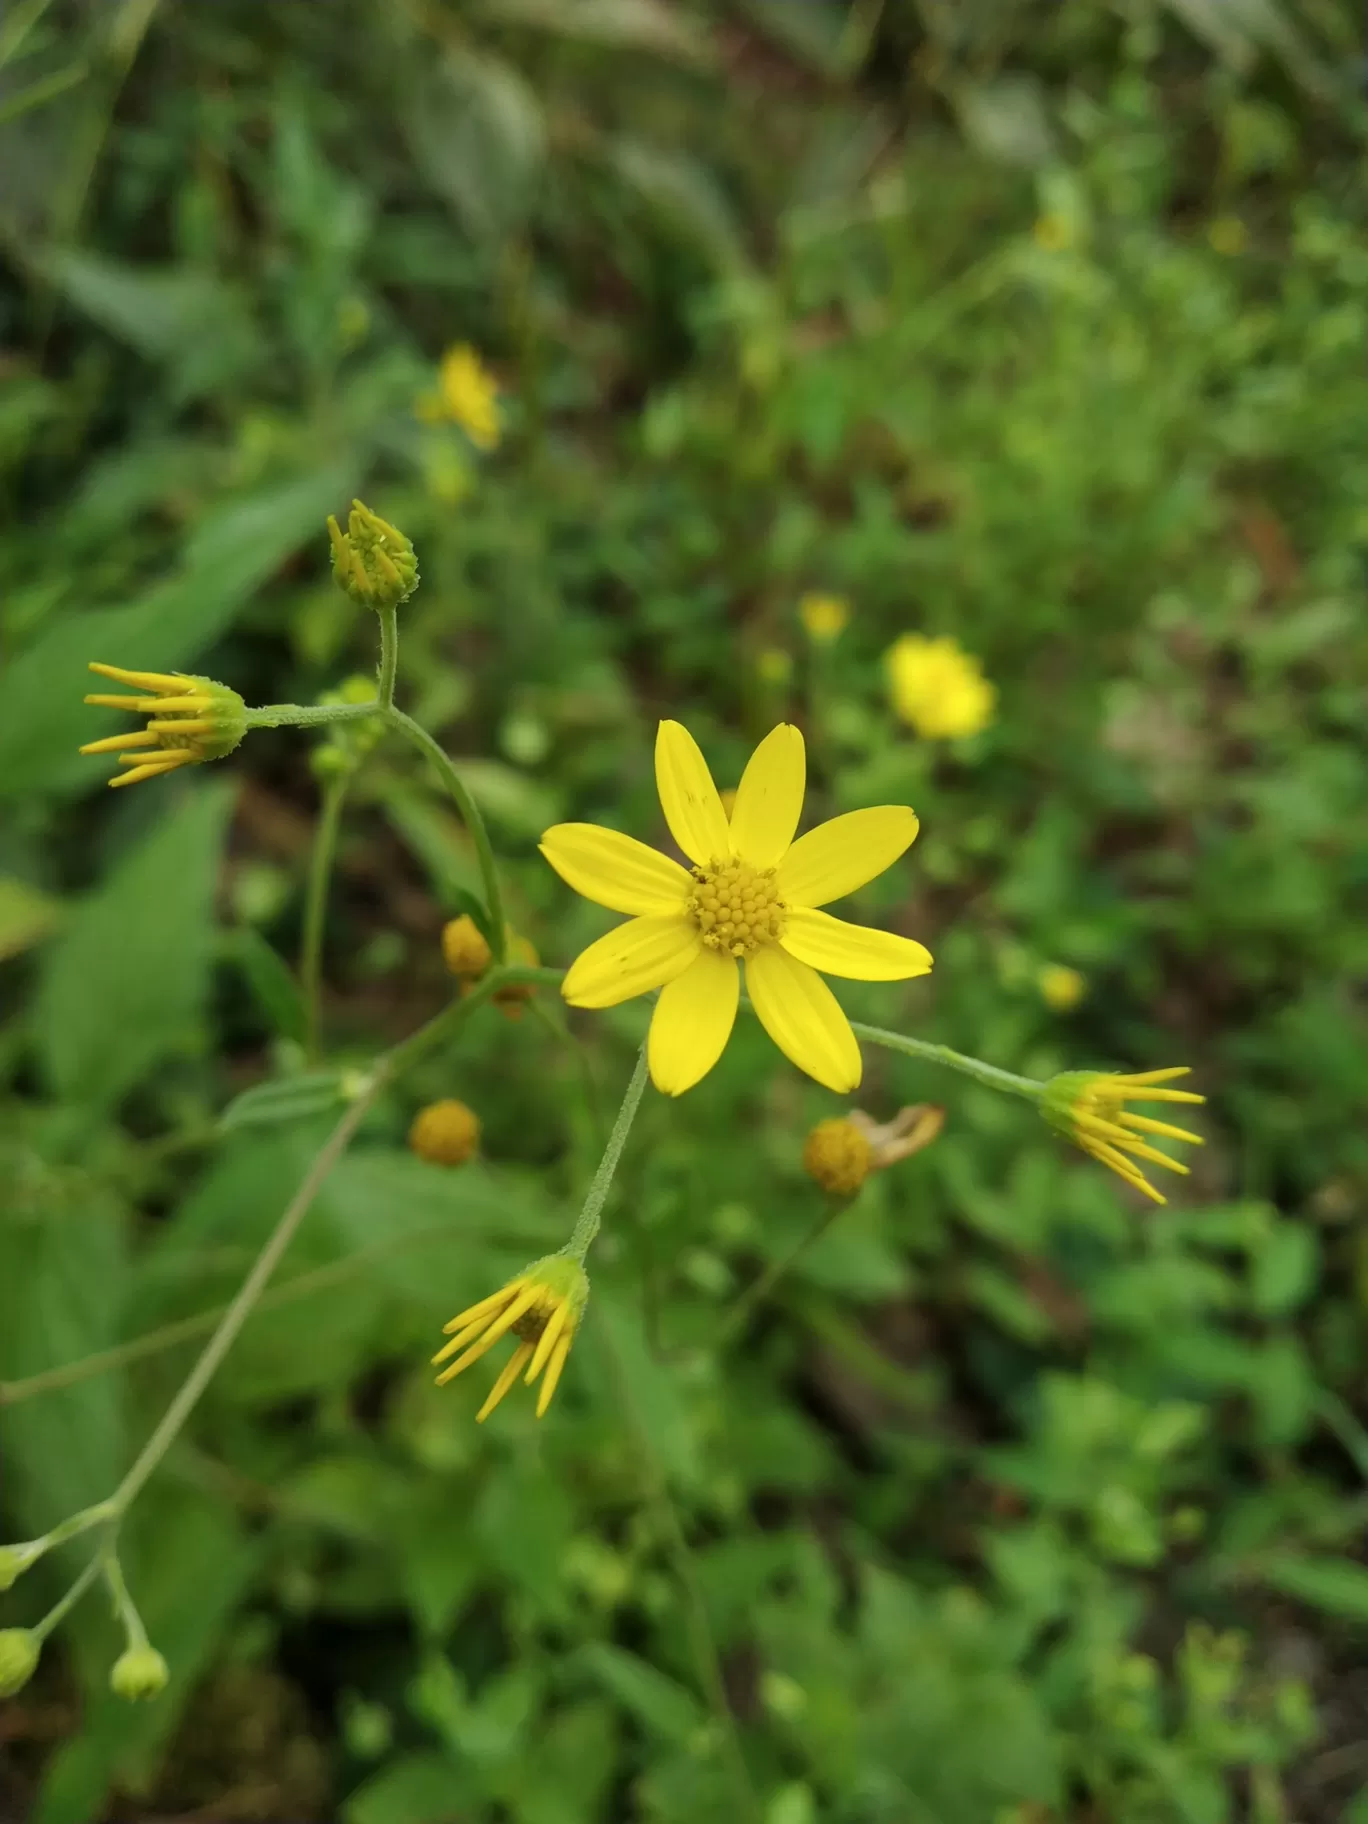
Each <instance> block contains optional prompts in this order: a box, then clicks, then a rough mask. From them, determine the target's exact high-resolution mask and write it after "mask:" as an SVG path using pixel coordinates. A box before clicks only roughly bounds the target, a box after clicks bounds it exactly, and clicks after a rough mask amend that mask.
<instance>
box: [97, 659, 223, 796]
mask: <svg viewBox="0 0 1368 1824" xmlns="http://www.w3.org/2000/svg"><path fill="white" fill-rule="evenodd" d="M90 669H91V671H95V672H98V673H99V674H100V676H101V677H105V678H113V679H114V681H115V683H116V684H128V685H131V686H132V687H133V689H135V690H138V691H145V692H148V693H150V694H148V695H146V696H136V697H114V696H88V697H87V698H86V702H87V703H94V704H96V705H97V706H98V707H100V708H102V709H127V710H130V711H132V713H133V714H134V715H139V716H150V717H151V718H152V720H151V721H150V722H149V723H148V724H147V727H146V728H141V729H139V730H138V731H137V732H136V733H135V734H131V735H109V736H107V737H106V738H105V739H104V740H103V741H87V742H86V744H85V746H84V747H83V748H82V749H81V752H82V753H83V754H115V753H117V754H119V765H120V766H126V767H128V768H129V769H130V770H129V771H128V772H126V773H116V774H115V776H114V777H113V778H112V779H111V780H110V782H109V783H110V784H111V785H136V784H137V783H138V781H139V780H140V779H156V778H159V777H160V776H161V774H162V773H174V772H175V770H176V768H177V767H178V766H192V765H197V764H199V763H200V762H201V761H205V760H221V759H222V758H223V756H224V755H225V754H231V753H232V751H233V749H234V748H235V747H236V746H237V744H238V743H239V741H241V739H242V737H243V736H244V735H245V734H246V732H247V707H246V705H245V704H244V702H243V701H242V698H241V697H240V696H239V695H238V694H237V692H236V691H235V690H229V688H228V686H227V685H226V684H218V683H216V682H215V681H214V679H213V678H195V677H190V676H188V675H187V674H186V673H184V672H179V671H177V672H164V671H124V670H122V669H121V668H120V667H119V666H117V665H97V664H96V663H95V662H94V660H92V661H91V663H90ZM125 747H128V748H134V749H136V750H137V751H136V752H134V753H128V754H125V753H119V750H120V748H125Z"/></svg>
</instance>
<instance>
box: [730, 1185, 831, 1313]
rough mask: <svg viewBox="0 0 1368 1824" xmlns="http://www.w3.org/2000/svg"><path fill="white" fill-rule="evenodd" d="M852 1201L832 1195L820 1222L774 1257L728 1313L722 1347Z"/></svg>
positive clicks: (811, 1225) (820, 1217) (819, 1214)
mask: <svg viewBox="0 0 1368 1824" xmlns="http://www.w3.org/2000/svg"><path fill="white" fill-rule="evenodd" d="M849 1202H850V1199H849V1198H848V1197H829V1198H828V1199H827V1200H826V1203H825V1206H824V1207H823V1208H822V1209H820V1210H819V1211H818V1212H817V1219H816V1221H815V1222H813V1223H811V1224H810V1225H809V1226H808V1228H807V1230H806V1231H805V1232H804V1234H803V1235H802V1236H801V1237H800V1238H799V1239H798V1241H796V1242H795V1243H794V1245H793V1246H792V1247H791V1248H790V1249H789V1251H788V1253H787V1254H781V1255H780V1256H779V1258H778V1259H777V1260H772V1261H771V1262H770V1264H769V1265H768V1266H767V1267H766V1268H765V1270H764V1272H763V1273H762V1274H761V1275H760V1277H759V1278H758V1279H757V1280H755V1281H753V1283H752V1284H751V1285H749V1286H747V1288H746V1290H745V1291H744V1292H743V1293H742V1294H741V1296H740V1298H738V1299H737V1301H736V1303H735V1304H734V1305H733V1306H732V1308H731V1310H730V1311H729V1312H728V1314H727V1319H726V1322H725V1323H724V1324H723V1325H722V1331H721V1334H720V1335H719V1337H718V1339H717V1346H718V1348H719V1349H724V1348H725V1347H726V1346H727V1344H728V1343H730V1342H732V1341H733V1340H734V1339H735V1338H736V1337H737V1336H738V1335H739V1334H740V1332H741V1331H742V1330H743V1329H744V1328H745V1326H746V1322H747V1319H748V1318H749V1317H750V1315H751V1313H752V1311H754V1310H755V1308H756V1306H757V1305H759V1304H762V1303H763V1302H764V1300H765V1299H767V1298H768V1297H769V1295H770V1293H771V1292H773V1290H774V1288H775V1287H776V1286H777V1285H778V1283H779V1281H780V1280H781V1279H782V1278H783V1277H784V1275H785V1274H786V1273H787V1272H788V1271H789V1269H790V1268H791V1267H794V1266H796V1265H797V1263H798V1261H800V1260H801V1259H802V1257H803V1255H804V1254H806V1253H807V1251H808V1249H809V1248H810V1247H812V1246H813V1245H814V1243H816V1242H818V1241H820V1240H821V1238H822V1236H823V1235H825V1234H826V1232H827V1230H828V1229H829V1228H830V1227H831V1225H832V1223H833V1222H835V1220H836V1218H837V1217H838V1216H839V1215H840V1214H841V1212H842V1210H844V1209H845V1208H846V1207H847V1206H848V1204H849Z"/></svg>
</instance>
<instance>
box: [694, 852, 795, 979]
mask: <svg viewBox="0 0 1368 1824" xmlns="http://www.w3.org/2000/svg"><path fill="white" fill-rule="evenodd" d="M692 872H693V877H694V879H695V880H696V881H697V882H698V885H697V886H696V887H695V889H694V891H693V892H692V893H691V894H690V895H689V916H690V917H691V918H692V919H693V921H694V923H695V924H696V925H697V926H698V930H699V934H700V936H701V937H702V939H703V942H704V943H705V944H706V945H707V946H708V948H709V949H710V950H720V951H722V953H723V954H724V955H726V956H750V955H752V954H753V953H754V952H755V951H756V950H758V949H759V948H760V946H761V944H770V943H773V942H774V941H775V939H776V938H777V937H778V936H779V933H780V931H781V930H782V928H783V922H784V902H783V900H781V899H780V897H779V890H778V888H777V887H776V886H775V882H774V869H773V868H753V867H752V866H751V865H750V863H749V862H748V861H737V860H734V859H733V860H729V861H714V862H712V863H711V864H710V866H708V867H706V868H694V869H693V870H692Z"/></svg>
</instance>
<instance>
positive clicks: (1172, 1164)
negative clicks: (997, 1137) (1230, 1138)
mask: <svg viewBox="0 0 1368 1824" xmlns="http://www.w3.org/2000/svg"><path fill="white" fill-rule="evenodd" d="M1189 1074H1190V1073H1189V1071H1188V1067H1187V1066H1186V1065H1175V1066H1174V1067H1173V1068H1171V1069H1169V1070H1147V1071H1139V1072H1136V1073H1133V1074H1131V1075H1129V1076H1120V1075H1117V1074H1115V1073H1114V1072H1111V1071H1101V1070H1068V1071H1065V1072H1064V1073H1063V1074H1062V1075H1061V1076H1057V1077H1052V1078H1051V1079H1050V1081H1049V1082H1048V1083H1047V1084H1046V1085H1045V1093H1044V1095H1043V1096H1042V1097H1041V1099H1040V1112H1041V1114H1042V1115H1044V1117H1045V1119H1046V1120H1047V1121H1048V1122H1049V1124H1050V1126H1051V1127H1053V1128H1055V1129H1057V1131H1058V1132H1059V1133H1061V1134H1065V1135H1067V1137H1068V1138H1069V1139H1070V1140H1072V1141H1073V1143H1074V1144H1075V1146H1081V1147H1082V1148H1083V1151H1084V1152H1085V1153H1091V1154H1092V1156H1093V1158H1094V1159H1098V1160H1100V1161H1101V1162H1102V1164H1103V1165H1105V1166H1107V1167H1108V1168H1109V1169H1110V1170H1111V1171H1113V1172H1115V1173H1116V1174H1117V1175H1118V1177H1121V1178H1124V1179H1125V1181H1126V1183H1127V1184H1129V1185H1133V1186H1134V1188H1135V1189H1136V1190H1137V1191H1142V1192H1143V1193H1144V1195H1145V1196H1146V1197H1150V1198H1152V1199H1153V1200H1154V1202H1155V1203H1166V1202H1167V1201H1168V1200H1167V1198H1165V1197H1163V1196H1161V1195H1160V1193H1159V1192H1158V1191H1156V1190H1155V1188H1154V1186H1153V1185H1152V1184H1151V1183H1150V1181H1149V1179H1148V1178H1146V1176H1145V1174H1144V1173H1143V1172H1142V1171H1141V1170H1140V1168H1139V1166H1138V1165H1136V1164H1135V1160H1136V1159H1144V1160H1146V1161H1147V1162H1148V1163H1149V1164H1150V1165H1161V1166H1163V1167H1164V1169H1165V1170H1166V1171H1170V1172H1181V1173H1183V1174H1184V1175H1186V1173H1187V1169H1188V1168H1187V1167H1186V1166H1185V1165H1184V1164H1182V1162H1181V1161H1180V1160H1177V1159H1170V1158H1169V1156H1168V1154H1167V1153H1161V1152H1160V1151H1159V1149H1158V1147H1157V1146H1153V1145H1151V1143H1150V1140H1149V1138H1148V1136H1150V1135H1153V1136H1155V1137H1156V1138H1160V1139H1168V1140H1182V1141H1185V1142H1186V1143H1187V1144H1188V1145H1189V1146H1201V1145H1202V1143H1203V1142H1202V1136H1201V1135H1200V1134H1192V1133H1189V1132H1188V1131H1187V1129H1186V1128H1183V1127H1172V1126H1170V1125H1169V1123H1168V1122H1167V1121H1155V1120H1153V1119H1151V1117H1150V1116H1149V1115H1136V1114H1132V1113H1131V1111H1130V1109H1128V1108H1127V1107H1126V1104H1127V1103H1128V1102H1187V1103H1200V1102H1205V1101H1206V1097H1205V1096H1199V1095H1196V1094H1194V1093H1193V1091H1191V1090H1188V1089H1171V1088H1169V1087H1168V1085H1169V1084H1170V1083H1171V1082H1172V1081H1173V1079H1174V1078H1175V1077H1186V1076H1187V1075H1189Z"/></svg>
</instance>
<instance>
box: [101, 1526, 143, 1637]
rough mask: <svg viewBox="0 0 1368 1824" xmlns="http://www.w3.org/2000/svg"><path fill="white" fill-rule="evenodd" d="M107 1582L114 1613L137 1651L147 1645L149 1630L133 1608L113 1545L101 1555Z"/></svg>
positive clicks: (121, 1567) (108, 1546)
mask: <svg viewBox="0 0 1368 1824" xmlns="http://www.w3.org/2000/svg"><path fill="white" fill-rule="evenodd" d="M100 1562H101V1565H102V1567H103V1570H104V1578H105V1582H106V1583H107V1584H108V1585H109V1594H110V1596H111V1597H112V1598H113V1601H114V1613H115V1614H116V1615H117V1616H118V1618H119V1620H120V1621H121V1622H122V1623H123V1630H124V1635H125V1638H126V1641H127V1645H128V1647H129V1648H133V1649H136V1648H138V1647H145V1646H146V1645H147V1629H146V1628H145V1627H144V1626H143V1624H142V1616H141V1615H139V1613H138V1611H137V1609H135V1608H134V1606H133V1598H132V1597H131V1596H130V1595H129V1593H128V1585H127V1584H126V1583H125V1582H124V1574H123V1566H122V1565H121V1564H120V1563H119V1554H118V1553H117V1552H116V1551H115V1550H114V1548H113V1547H112V1545H107V1546H106V1547H105V1549H104V1551H103V1552H102V1553H101V1554H100Z"/></svg>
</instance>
